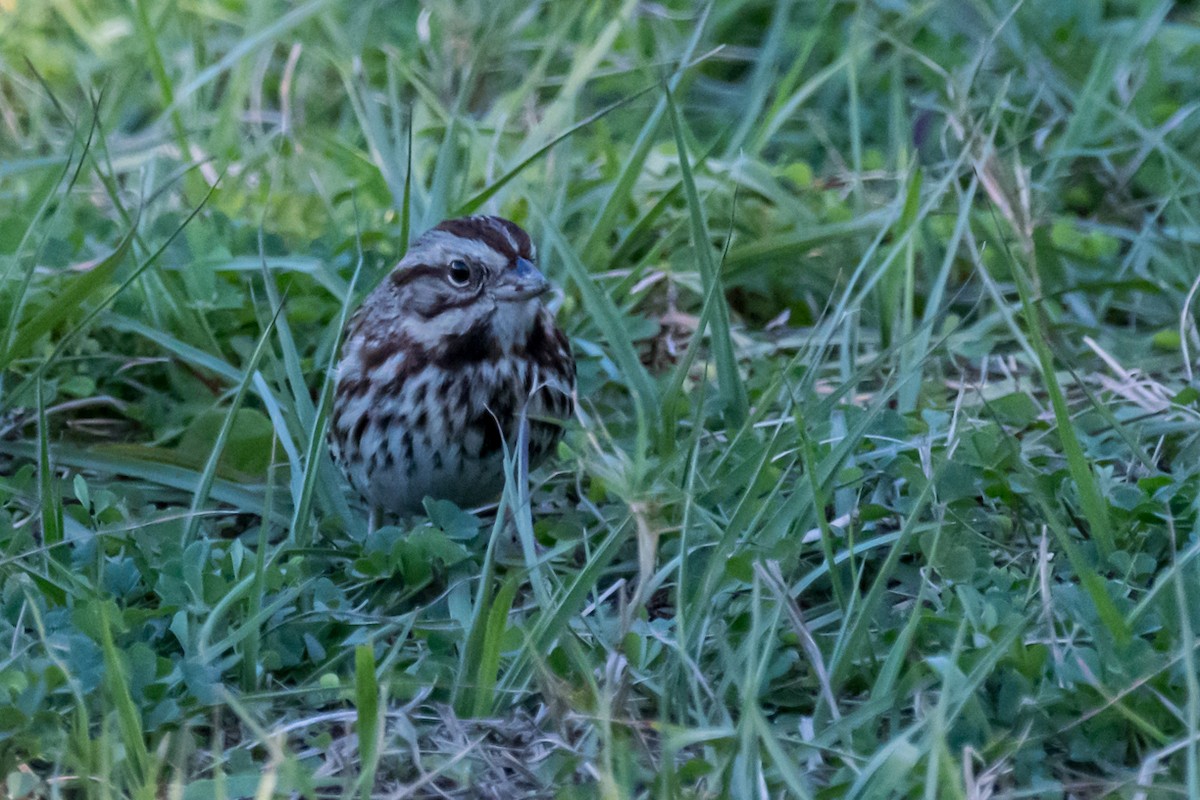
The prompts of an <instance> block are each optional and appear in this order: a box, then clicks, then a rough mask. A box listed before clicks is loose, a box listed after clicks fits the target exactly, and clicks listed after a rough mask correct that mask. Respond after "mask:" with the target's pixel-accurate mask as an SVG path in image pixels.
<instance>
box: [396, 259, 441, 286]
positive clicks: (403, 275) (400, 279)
mask: <svg viewBox="0 0 1200 800" xmlns="http://www.w3.org/2000/svg"><path fill="white" fill-rule="evenodd" d="M442 272H443V270H442V268H441V267H431V266H429V265H428V264H413V265H412V266H411V267H408V268H407V269H402V270H396V271H395V272H393V273H392V285H393V286H405V285H407V284H409V283H412V282H413V281H415V280H419V279H421V278H425V277H429V276H439V275H441V274H442Z"/></svg>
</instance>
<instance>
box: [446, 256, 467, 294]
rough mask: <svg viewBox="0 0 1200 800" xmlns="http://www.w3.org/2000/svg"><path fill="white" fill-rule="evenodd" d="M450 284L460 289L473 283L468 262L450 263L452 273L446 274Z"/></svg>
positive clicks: (456, 260)
mask: <svg viewBox="0 0 1200 800" xmlns="http://www.w3.org/2000/svg"><path fill="white" fill-rule="evenodd" d="M446 277H447V278H449V280H450V283H451V284H452V285H454V286H457V287H459V288H460V289H461V288H462V287H464V286H466V285H467V284H468V283H470V282H471V268H470V267H469V266H467V262H465V261H461V260H459V259H455V260H454V261H451V262H450V271H449V272H447V273H446Z"/></svg>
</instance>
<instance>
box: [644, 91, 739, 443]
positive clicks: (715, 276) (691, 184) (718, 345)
mask: <svg viewBox="0 0 1200 800" xmlns="http://www.w3.org/2000/svg"><path fill="white" fill-rule="evenodd" d="M664 91H665V92H666V100H667V111H668V116H669V119H670V120H671V128H672V130H673V131H674V132H675V145H676V148H677V149H678V151H679V169H680V172H681V173H682V176H683V194H684V197H685V198H687V205H688V212H689V217H690V219H691V224H692V246H693V248H694V250H695V253H696V263H697V266H698V267H699V270H700V279H701V282H702V284H703V286H704V293H705V305H708V304H709V303H711V304H712V309H713V311H712V312H711V313H712V317H711V319H710V321H709V328H708V330H709V340H710V346H711V347H712V352H713V359H714V360H715V361H716V366H717V386H718V389H719V391H720V395H721V402H722V405H723V406H724V408H725V413H726V421H727V422H728V423H729V424H730V426H732V427H737V426H739V425H741V424H742V422H743V421H744V420H745V419H746V414H747V413H748V411H749V404H750V402H749V400H748V399H747V396H746V387H745V385H744V384H743V383H742V377H741V374H740V373H739V372H738V366H737V357H736V356H735V354H734V350H733V339H732V337H731V336H730V324H729V306H728V305H727V304H726V302H725V295H724V292H723V290H722V287H721V277H720V275H719V273H718V270H717V265H716V263H715V262H714V261H713V254H712V245H711V243H710V239H709V237H708V225H707V223H706V222H705V219H704V209H703V208H702V207H701V205H700V195H699V194H698V193H697V191H696V182H695V179H694V178H693V177H692V167H691V164H689V163H688V148H687V143H686V142H685V141H684V137H683V122H682V120H681V119H680V116H679V109H678V108H677V107H676V106H675V100H674V98H673V97H672V96H671V92H670V90H669V89H667V88H665V87H664ZM694 335H695V336H696V337H700V336H702V335H703V330H697V331H696V332H695V334H694Z"/></svg>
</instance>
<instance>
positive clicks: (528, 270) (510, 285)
mask: <svg viewBox="0 0 1200 800" xmlns="http://www.w3.org/2000/svg"><path fill="white" fill-rule="evenodd" d="M548 291H550V281H548V280H546V276H545V275H543V274H542V273H541V270H539V269H538V268H537V267H536V266H534V264H533V262H532V261H530V260H529V259H527V258H518V259H517V261H516V264H515V265H514V266H513V267H511V268H510V269H508V270H506V271H505V272H504V274H503V276H502V277H501V279H500V283H499V286H497V287H496V297H497V298H498V299H500V300H512V301H516V300H531V299H533V298H534V297H540V296H541V295H543V294H545V293H546V292H548Z"/></svg>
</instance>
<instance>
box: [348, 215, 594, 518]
mask: <svg viewBox="0 0 1200 800" xmlns="http://www.w3.org/2000/svg"><path fill="white" fill-rule="evenodd" d="M549 290H550V284H549V282H548V281H547V280H546V278H545V277H544V276H543V275H542V273H541V272H540V271H539V270H538V268H537V266H536V255H535V253H534V247H533V243H532V242H531V241H530V239H529V234H527V233H526V232H525V231H523V230H522V229H521V228H520V227H519V226H517V225H516V224H515V223H512V222H509V221H508V220H506V219H501V218H500V217H487V216H475V217H463V218H461V219H451V220H446V221H445V222H443V223H441V224H440V225H438V226H437V227H436V228H434V229H433V230H430V231H427V232H426V233H424V234H423V235H422V236H421V237H420V238H418V239H417V240H416V241H414V242H413V243H412V246H411V247H410V248H409V250H408V253H407V255H405V257H404V258H403V259H402V260H401V261H400V263H399V264H398V265H397V266H396V268H395V269H394V270H393V271H392V273H391V275H389V276H388V277H387V278H386V279H385V280H384V281H383V282H382V283H381V284H380V285H379V286H378V287H377V288H376V289H375V290H374V291H373V292H371V294H370V295H368V296H367V298H366V300H364V301H363V303H362V305H361V306H360V307H359V308H358V310H357V311H356V312H355V313H354V315H353V316H352V317H351V318H350V321H349V323H348V324H347V326H346V336H345V342H344V343H343V345H342V353H341V361H340V362H339V363H338V370H337V386H336V389H335V394H334V401H333V419H332V426H331V429H330V437H329V438H330V445H331V447H332V450H333V457H334V460H335V461H336V462H337V463H338V465H339V466H340V467H341V468H342V470H343V472H345V474H346V477H347V478H348V479H349V481H350V483H351V484H352V485H353V486H354V488H355V489H357V490H358V491H359V492H360V493H361V494H362V496H363V497H364V498H365V499H366V501H367V503H368V504H369V505H370V506H371V507H372V510H373V511H374V512H376V513H378V512H380V511H387V512H391V513H393V514H402V515H408V514H414V513H416V512H418V511H420V510H421V502H422V500H423V499H424V498H425V497H432V498H436V499H445V500H452V501H454V502H455V503H457V504H458V505H460V506H464V507H470V506H472V505H477V504H480V503H483V502H487V501H489V500H492V499H494V498H495V497H496V496H497V495H498V494H499V492H500V490H501V488H503V486H504V458H503V452H504V448H503V446H502V443H507V444H508V447H509V448H510V449H512V448H514V447H515V446H516V444H517V434H518V430H519V423H520V420H521V418H522V416H524V417H525V418H527V419H528V420H529V440H528V441H529V465H530V468H533V467H535V466H537V464H539V463H540V462H541V461H542V460H544V459H545V457H546V456H547V455H548V454H549V452H550V451H551V450H552V449H553V448H554V445H555V444H556V443H557V442H558V440H559V439H560V438H561V436H562V422H563V421H564V420H565V419H567V418H568V417H570V416H571V414H572V413H573V412H574V392H575V359H574V358H573V357H572V355H571V348H570V345H569V344H568V343H567V337H566V336H565V335H564V334H563V332H562V331H561V330H560V329H559V328H558V326H557V325H556V324H555V322H554V317H553V316H552V315H551V313H550V311H549V309H547V308H546V306H545V305H544V304H543V303H542V297H543V296H544V295H545V294H546V292H548V291H549Z"/></svg>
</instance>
